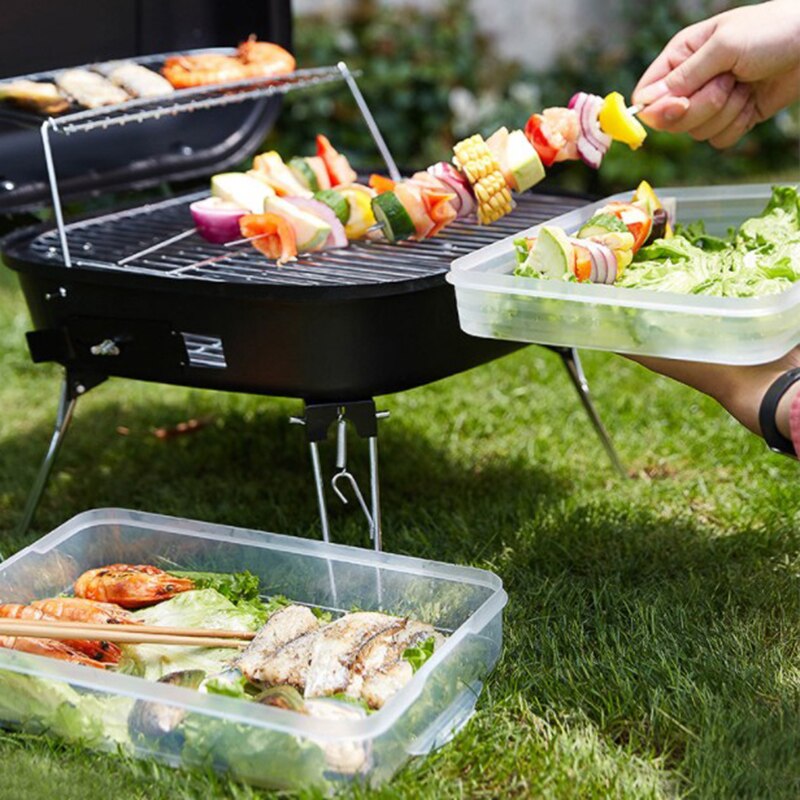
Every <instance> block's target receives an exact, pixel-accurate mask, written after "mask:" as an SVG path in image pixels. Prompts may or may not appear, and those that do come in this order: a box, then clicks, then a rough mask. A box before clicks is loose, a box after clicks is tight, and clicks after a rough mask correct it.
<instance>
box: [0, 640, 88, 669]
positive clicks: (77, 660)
mask: <svg viewBox="0 0 800 800" xmlns="http://www.w3.org/2000/svg"><path fill="white" fill-rule="evenodd" d="M0 647H5V648H7V649H9V650H19V652H21V653H33V654H34V655H37V656H47V657H48V658H57V659H59V660H60V661H71V662H72V663H73V664H83V666H85V667H95V668H96V669H103V668H104V665H103V664H101V663H100V662H99V661H95V660H94V659H92V658H87V657H86V656H85V655H83V653H79V652H78V651H77V650H76V649H75V648H74V647H70V646H69V645H68V644H67V643H66V642H59V641H56V640H55V639H35V638H33V637H30V636H0Z"/></svg>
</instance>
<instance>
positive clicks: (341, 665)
mask: <svg viewBox="0 0 800 800" xmlns="http://www.w3.org/2000/svg"><path fill="white" fill-rule="evenodd" d="M400 622H402V620H401V619H400V618H399V617H390V616H389V615H388V614H379V613H377V612H366V611H362V612H357V613H354V614H345V616H343V617H340V618H339V619H337V620H336V621H335V622H331V623H330V624H329V625H326V626H325V627H324V628H323V629H322V631H320V634H319V636H317V638H316V641H315V642H314V648H313V651H312V654H311V663H310V664H309V668H308V675H307V678H306V688H305V696H306V697H324V696H326V695H332V694H336V693H338V692H343V691H345V689H347V686H348V684H349V683H350V674H351V671H352V668H353V665H354V664H355V662H356V660H357V658H358V655H359V653H360V652H361V650H362V648H363V647H364V646H365V645H366V644H367V642H369V641H370V640H371V639H372V638H373V637H375V636H377V635H378V634H380V633H382V632H383V631H385V630H386V629H388V628H393V627H395V626H397V625H398V623H400Z"/></svg>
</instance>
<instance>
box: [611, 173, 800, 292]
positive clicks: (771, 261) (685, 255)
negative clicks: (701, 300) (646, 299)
mask: <svg viewBox="0 0 800 800" xmlns="http://www.w3.org/2000/svg"><path fill="white" fill-rule="evenodd" d="M798 279H800V197H798V192H797V188H796V187H792V186H776V187H774V188H773V190H772V197H771V198H770V201H769V203H768V204H767V207H766V208H765V209H764V211H763V212H762V214H761V215H760V216H758V217H753V218H752V219H748V220H746V221H745V222H743V223H742V225H741V226H740V227H739V229H738V231H737V230H735V229H732V230H730V231H729V233H728V236H727V237H725V238H720V237H717V236H711V235H709V234H707V233H706V231H705V225H704V224H703V222H702V221H697V222H694V223H692V224H691V225H687V226H683V227H678V228H677V230H676V235H675V236H673V237H671V238H669V239H656V241H655V242H653V243H652V244H651V245H649V246H647V247H643V248H642V249H641V250H639V252H638V253H637V254H636V257H635V258H634V260H633V263H632V264H630V266H629V267H628V269H626V270H625V272H624V273H623V274H622V276H621V277H620V278H619V279H618V281H617V285H618V286H624V287H626V288H629V289H634V288H635V289H649V290H651V291H661V292H681V293H685V294H708V295H716V296H717V297H759V296H763V295H769V294H778V293H780V292H783V291H785V290H786V289H788V288H789V287H790V286H791V285H792V284H793V283H795V281H797V280H798Z"/></svg>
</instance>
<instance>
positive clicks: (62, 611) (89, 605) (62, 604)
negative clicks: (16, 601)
mask: <svg viewBox="0 0 800 800" xmlns="http://www.w3.org/2000/svg"><path fill="white" fill-rule="evenodd" d="M31 606H33V608H38V609H39V610H40V611H44V613H45V614H48V615H50V616H51V617H56V618H57V619H68V620H69V621H70V622H94V623H97V624H98V625H104V624H109V625H117V624H120V623H126V622H135V620H134V618H133V617H132V616H131V614H130V613H129V612H127V611H126V610H125V609H124V608H122V607H121V606H118V605H116V604H115V603H99V602H97V601H96V600H86V599H84V598H82V597H50V598H47V599H46V600H34V601H33V602H32V603H31Z"/></svg>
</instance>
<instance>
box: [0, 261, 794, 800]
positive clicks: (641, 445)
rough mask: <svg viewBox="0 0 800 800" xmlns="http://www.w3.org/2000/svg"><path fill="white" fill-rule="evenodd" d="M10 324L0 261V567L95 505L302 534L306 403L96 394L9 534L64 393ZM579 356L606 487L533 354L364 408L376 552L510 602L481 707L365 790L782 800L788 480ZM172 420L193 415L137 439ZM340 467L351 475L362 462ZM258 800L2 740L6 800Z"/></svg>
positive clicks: (308, 526)
mask: <svg viewBox="0 0 800 800" xmlns="http://www.w3.org/2000/svg"><path fill="white" fill-rule="evenodd" d="M27 328H28V318H27V312H26V310H25V307H24V303H23V302H22V299H21V296H20V293H19V290H18V288H17V286H16V283H15V280H14V278H13V276H12V275H11V274H10V273H9V272H8V271H6V270H2V271H0V404H2V414H0V533H2V541H1V544H2V549H3V551H4V552H5V553H9V552H10V551H13V550H15V549H17V548H19V547H21V546H23V545H25V544H28V543H30V542H31V541H33V540H34V539H35V538H37V537H38V536H40V535H42V534H43V533H45V532H47V531H49V530H51V529H52V528H54V527H55V526H57V525H58V524H60V523H61V522H63V521H64V520H66V519H67V518H69V517H71V516H72V515H74V514H76V513H78V512H80V511H83V510H84V509H87V508H92V507H100V506H123V507H130V508H138V509H145V510H148V511H153V512H161V513H165V514H173V515H177V516H181V517H190V518H197V519H202V520H212V521H219V522H225V523H230V524H233V525H238V526H244V527H252V528H258V529H264V530H273V531H279V532H283V533H289V534H294V535H298V536H311V537H316V536H317V535H318V533H317V530H318V529H317V514H316V505H315V500H314V493H313V487H312V483H311V475H310V465H309V463H308V459H307V453H306V447H305V444H304V438H303V435H302V432H301V431H300V430H299V429H298V428H296V427H293V426H290V425H289V424H287V417H288V415H289V414H291V413H296V412H297V411H299V410H300V404H299V403H297V402H293V401H284V400H275V399H272V398H258V397H249V396H243V395H231V394H220V393H212V392H202V391H196V390H189V389H180V388H166V387H163V386H150V385H145V384H142V383H134V382H128V381H122V380H113V381H109V382H108V383H106V384H105V385H103V386H101V387H99V388H97V389H95V390H93V391H92V392H91V393H90V394H89V395H88V396H87V397H86V398H85V399H83V400H81V402H80V404H79V407H78V412H77V414H76V418H75V422H74V425H73V429H72V430H71V432H70V436H69V438H68V439H67V443H66V446H65V448H64V450H63V451H62V454H61V457H60V459H59V461H58V464H57V467H56V470H55V472H54V475H53V478H52V481H51V484H50V486H49V489H48V491H47V494H46V495H45V498H44V501H43V503H42V506H41V508H40V511H39V514H38V516H37V518H36V521H35V525H34V530H32V531H31V532H30V533H29V534H28V535H27V536H26V538H25V539H24V540H21V539H19V538H18V537H16V536H15V534H14V533H13V530H14V527H15V525H16V523H17V522H18V520H19V517H20V515H21V512H22V508H23V504H24V500H25V496H26V493H27V491H28V489H29V487H30V484H31V482H32V481H33V478H34V474H35V472H36V469H37V467H38V463H39V460H40V458H41V456H42V454H43V452H44V449H45V446H46V442H47V440H48V437H49V435H50V430H51V425H52V419H53V415H54V413H55V405H56V396H57V388H58V384H59V379H60V374H59V371H58V370H57V369H56V368H55V367H53V366H34V365H33V364H32V363H31V362H30V359H29V357H28V355H27V351H26V349H25V345H24V336H23V334H24V332H25V330H26V329H27ZM585 364H586V369H587V374H588V376H589V379H590V381H591V384H592V388H593V390H594V394H595V397H596V400H597V403H598V406H599V408H600V410H601V413H602V415H603V417H604V419H605V421H606V423H607V425H608V427H609V429H610V430H611V432H612V434H613V436H614V439H615V441H616V443H617V446H618V448H619V451H620V453H621V455H622V457H623V459H624V460H625V462H626V464H627V465H628V466H629V467H630V469H631V472H632V474H633V475H635V477H634V478H632V479H631V480H627V481H622V480H619V479H617V478H616V477H615V476H614V473H613V471H612V470H611V468H610V466H609V464H608V462H607V460H606V458H605V455H604V453H603V451H602V449H601V447H600V445H599V443H598V442H597V441H596V439H595V438H594V435H593V433H592V431H591V429H590V427H589V424H588V421H587V419H586V418H585V416H584V414H583V412H582V411H581V409H580V407H579V404H578V401H577V398H576V397H575V395H574V392H573V390H572V388H571V386H570V385H569V383H568V380H567V377H566V375H565V373H564V372H563V369H562V368H561V365H560V362H559V360H558V359H557V358H556V357H555V356H553V355H552V354H550V353H548V352H546V351H544V350H542V349H540V348H535V347H532V348H528V349H526V350H523V351H521V352H519V353H517V354H515V355H513V356H510V357H508V358H506V359H503V360H501V361H498V362H496V363H494V364H491V365H488V366H484V367H481V368H479V369H476V370H473V371H471V372H468V373H466V374H463V375H460V376H457V377H454V378H450V379H448V380H445V381H442V382H440V383H437V384H434V385H431V386H428V387H423V388H420V389H416V390H414V391H411V392H407V393H404V394H400V395H397V396H391V397H386V398H382V399H381V402H380V406H381V407H385V408H388V409H391V411H392V418H391V420H389V421H387V422H384V423H381V457H382V479H383V484H382V486H383V509H384V524H385V534H384V536H385V543H386V547H387V549H389V550H391V551H393V552H398V553H408V554H412V555H415V556H421V557H424V558H431V559H439V560H442V561H451V562H456V563H460V564H472V565H475V566H478V567H483V568H486V569H491V570H494V571H495V572H497V573H498V574H499V575H500V576H501V577H502V579H503V581H504V582H505V585H506V588H507V590H508V592H509V595H510V601H509V604H508V607H507V611H506V614H505V626H504V631H505V650H504V655H503V658H502V660H501V662H500V664H499V666H498V668H497V669H496V671H495V672H494V673H493V675H492V676H491V677H490V679H489V680H488V683H487V686H486V690H485V692H484V694H483V695H482V697H481V699H480V702H479V706H478V713H477V714H476V715H475V717H474V718H473V720H472V721H471V722H470V724H469V725H468V726H467V727H466V729H465V730H464V731H463V732H462V734H461V735H460V736H459V737H458V738H457V739H456V740H455V741H454V742H452V743H451V744H450V745H448V746H447V747H445V748H444V749H443V750H441V751H440V752H438V753H436V754H435V755H433V756H432V757H430V758H428V759H425V760H419V761H416V762H412V764H411V765H410V766H409V767H408V768H407V769H405V770H404V771H403V772H401V773H400V774H399V775H398V776H397V778H396V779H395V780H394V781H393V782H392V784H391V785H390V786H387V787H385V788H384V789H383V790H382V791H379V792H375V793H371V794H369V796H370V797H373V796H374V797H408V798H423V797H424V798H451V797H464V796H468V797H485V798H495V797H503V796H505V797H524V796H536V797H596V798H605V797H631V798H642V797H674V796H691V797H693V798H729V797H730V798H732V797H737V798H742V797H759V798H766V797H769V798H778V797H787V798H788V797H797V796H798V794H800V769H799V768H798V753H800V690H799V689H800V647H798V642H799V641H800V640H799V639H798V625H799V624H800V592H799V591H798V590H799V589H800V529H799V528H798V522H800V518H799V516H800V515H798V508H800V482H799V481H798V471H797V469H798V468H797V465H796V464H795V463H794V462H792V461H790V460H788V459H784V458H781V457H779V456H775V455H772V454H770V453H769V452H768V451H767V450H766V448H765V446H764V444H763V442H761V441H760V440H758V439H756V438H755V437H754V436H752V435H750V434H749V433H747V432H746V431H744V430H743V429H740V428H739V427H738V426H737V425H736V424H735V423H734V422H732V421H731V420H730V419H729V418H728V417H727V416H726V415H725V414H724V413H723V412H722V411H721V410H720V409H718V408H717V407H716V406H715V404H714V403H712V402H710V401H708V400H706V399H705V398H703V397H700V396H698V395H696V394H694V393H692V392H691V391H689V390H687V389H684V388H682V387H679V386H677V385H673V384H671V383H670V382H668V381H666V380H664V379H661V378H658V377H655V376H653V375H651V374H649V373H647V372H645V371H644V370H643V369H641V368H639V367H637V366H636V365H634V364H632V363H629V362H627V361H626V360H624V359H622V358H619V357H616V356H612V355H604V354H595V353H586V354H585ZM190 417H208V418H210V419H211V424H209V425H208V426H207V427H205V428H204V429H203V430H201V431H200V432H198V433H196V434H194V435H191V436H186V437H182V438H177V439H171V440H167V441H162V440H159V439H157V438H156V437H154V436H153V434H152V430H153V429H154V428H156V427H158V426H161V425H170V424H175V423H177V422H179V421H182V420H185V419H188V418H190ZM118 426H125V427H126V428H127V429H129V434H128V435H121V434H120V433H118V431H117V429H118ZM332 457H333V454H332V452H331V448H330V447H329V448H328V450H327V452H326V458H327V460H328V464H329V466H330V465H332ZM353 465H354V469H355V470H358V471H360V474H361V475H364V470H365V467H366V460H365V455H364V454H363V453H362V454H359V456H356V455H355V454H354V455H353ZM334 500H335V498H331V508H332V510H333V513H332V524H333V531H334V537H335V539H336V540H338V541H341V542H347V543H350V544H363V545H366V544H367V542H366V536H365V531H364V524H363V522H362V520H361V519H360V518H359V515H358V513H356V512H351V511H346V510H344V509H342V508H340V507H339V506H338V501H336V502H334ZM262 795H263V793H259V792H257V791H254V790H251V789H250V788H248V787H243V786H240V785H236V784H231V783H229V782H226V781H225V780H224V779H222V778H218V777H215V776H213V775H205V774H197V773H187V772H174V771H172V770H170V769H168V768H166V767H160V766H156V765H151V764H143V763H138V762H134V761H130V760H127V759H123V758H120V757H113V756H101V755H95V754H92V753H89V752H86V751H82V750H80V749H77V748H74V747H65V746H61V745H58V744H54V743H52V742H50V741H48V740H45V739H40V738H37V737H32V736H22V735H16V734H13V733H3V734H1V735H0V798H28V797H31V798H33V797H35V798H50V797H57V798H59V800H72V798H75V799H76V800H86V798H87V797H90V796H91V797H113V798H114V800H129V799H132V798H148V800H156V799H157V798H170V800H172V799H173V798H195V797H196V798H207V797H235V798H248V797H256V796H258V797H261V796H262Z"/></svg>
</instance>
